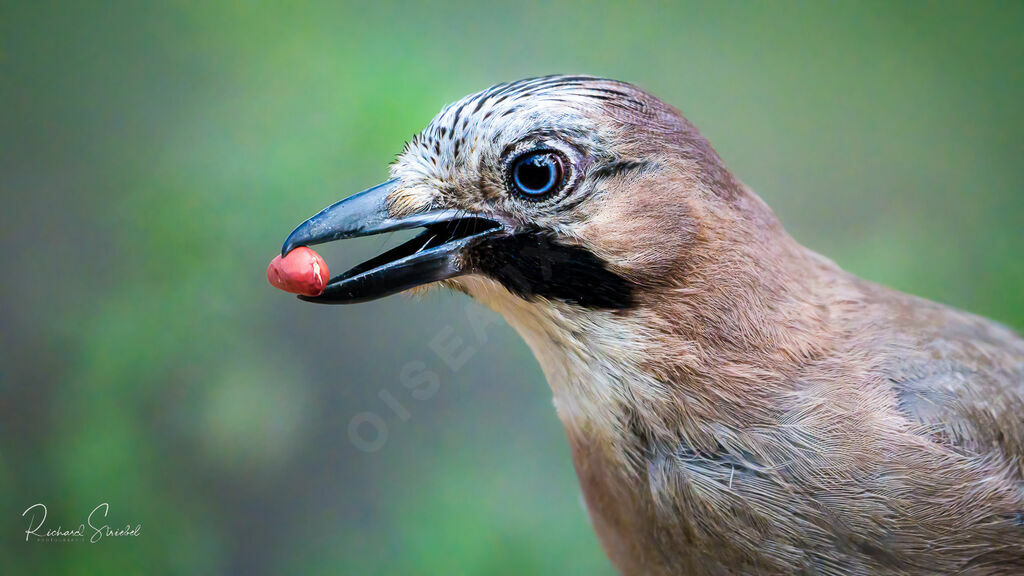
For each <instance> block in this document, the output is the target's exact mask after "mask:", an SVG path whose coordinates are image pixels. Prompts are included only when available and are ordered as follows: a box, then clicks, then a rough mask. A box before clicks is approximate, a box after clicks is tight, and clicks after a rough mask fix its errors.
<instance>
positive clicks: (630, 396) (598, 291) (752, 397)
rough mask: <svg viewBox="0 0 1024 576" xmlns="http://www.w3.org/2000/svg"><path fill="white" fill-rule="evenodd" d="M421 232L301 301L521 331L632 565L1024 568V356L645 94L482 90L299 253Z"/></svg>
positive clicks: (598, 527) (593, 82) (745, 569)
mask: <svg viewBox="0 0 1024 576" xmlns="http://www.w3.org/2000/svg"><path fill="white" fill-rule="evenodd" d="M412 228H421V229H422V230H423V231H422V233H421V234H420V235H418V236H416V237H415V238H413V239H412V240H409V241H408V242H406V243H404V244H401V245H400V246H398V247H396V248H393V249H390V250H388V251H386V252H384V253H382V254H380V255H379V256H377V257H375V258H373V259H371V260H369V261H367V262H365V263H363V264H360V265H358V266H356V267H354V268H353V269H351V270H349V271H347V272H344V273H342V274H340V275H338V276H335V277H334V278H331V279H330V282H329V284H328V285H327V286H326V289H325V290H324V292H323V293H322V294H321V295H319V296H300V298H302V299H303V300H307V301H310V302H316V303H325V304H351V303H357V302H365V301H368V300H373V299H376V298H381V297H384V296H387V295H391V294H395V293H399V292H406V291H413V292H415V291H418V290H423V289H424V287H432V286H444V287H447V288H450V289H453V290H455V291H458V292H462V293H465V294H468V295H469V296H470V297H472V298H474V299H476V300H478V301H479V302H481V303H483V304H484V305H486V306H488V307H490V308H491V309H493V310H495V311H496V312H498V313H499V314H500V315H502V316H503V317H504V319H505V320H506V321H507V322H508V324H510V325H511V326H512V327H513V328H514V329H515V330H516V331H517V332H518V333H519V335H520V336H521V337H522V339H523V340H524V341H525V342H526V344H527V345H528V346H529V348H530V349H531V351H532V353H533V355H534V356H535V357H536V359H537V361H538V363H539V365H540V367H541V369H542V371H543V373H544V375H545V377H546V379H547V381H548V383H549V385H550V388H551V392H552V396H553V404H554V408H555V412H556V414H557V416H558V418H559V420H560V421H561V423H562V425H563V427H564V430H565V433H566V435H567V437H568V442H569V446H570V449H571V455H572V460H573V464H574V467H575V470H576V473H577V477H578V480H579V483H580V487H581V491H582V493H583V497H584V501H585V504H586V508H587V511H588V516H589V518H590V522H591V524H592V526H593V529H594V531H595V532H596V534H597V537H598V540H599V541H600V543H601V545H602V547H603V549H604V551H605V553H606V554H607V556H608V558H609V559H610V561H611V563H612V564H613V565H614V566H615V567H616V568H617V569H618V571H619V572H621V573H622V574H625V575H628V576H633V575H676V574H692V575H755V574H756V575H761V574H772V575H775V574H780V575H781V574H803V575H869V574H870V575H925V574H927V575H938V574H961V575H972V576H979V575H993V576H994V575H1010V574H1024V340H1022V339H1021V338H1020V336H1018V335H1017V334H1015V333H1014V332H1013V331H1012V330H1011V329H1009V328H1007V327H1005V326H1003V325H1001V324H999V323H997V322H995V321H992V320H988V319H985V318H981V317H978V316H975V315H972V314H970V313H967V312H964V311H960V310H957V309H954V308H951V307H948V306H945V305H942V304H938V303H934V302H931V301H928V300H925V299H922V298H918V297H915V296H912V295H908V294H904V293H901V292H898V291H895V290H892V289H889V288H886V287H883V286H881V285H878V284H874V283H872V282H869V281H867V280H863V279H861V278H859V277H857V276H854V275H852V274H850V273H848V272H845V271H844V270H842V269H841V268H840V267H839V266H837V265H836V264H835V263H833V262H832V261H831V260H829V259H828V258H826V257H824V256H821V255H819V254H817V253H815V252H813V251H812V250H810V249H808V248H805V247H804V246H802V245H801V244H799V243H798V242H797V241H796V240H794V239H793V238H792V237H791V236H790V235H789V234H788V233H787V232H786V230H785V229H784V228H783V226H782V225H781V224H780V221H779V220H778V218H777V217H776V216H775V215H774V214H773V212H772V210H771V209H770V208H769V207H768V206H767V205H766V204H765V202H764V201H763V200H762V199H761V198H760V197H759V196H758V195H757V194H756V193H755V192H754V191H753V190H752V189H751V188H750V187H748V186H747V185H745V184H744V183H743V182H741V181H740V180H739V179H738V178H737V177H736V176H734V175H733V174H732V172H730V170H729V169H728V168H727V167H726V166H725V164H724V162H723V161H722V159H721V158H720V157H719V155H718V154H717V153H716V152H715V150H714V149H713V148H712V146H711V145H710V143H709V142H708V141H707V140H706V139H705V138H704V137H703V136H702V135H701V134H700V132H699V131H698V130H697V128H695V127H694V125H693V124H691V123H690V122H689V121H688V120H686V119H685V118H684V117H683V115H682V114H681V113H680V112H679V111H677V110H676V109H675V108H673V107H672V106H670V105H668V104H666V103H665V102H663V101H662V100H660V99H658V98H657V97H655V96H653V95H651V94H649V93H648V92H646V91H644V90H643V89H641V88H639V87H636V86H634V85H632V84H629V83H625V82H620V81H616V80H610V79H604V78H598V77H592V76H574V75H554V76H544V77H537V78H529V79H525V80H519V81H514V82H506V83H502V84H498V85H495V86H492V87H490V88H488V89H486V90H483V91H481V92H478V93H475V94H472V95H469V96H467V97H465V98H463V99H461V100H459V101H457V102H455V103H453V104H450V105H448V106H446V107H444V108H443V109H442V110H441V112H440V113H439V114H438V115H437V116H436V117H435V118H433V120H431V121H430V123H429V124H428V125H427V127H426V128H425V129H423V130H422V131H421V132H420V133H418V134H417V135H415V136H414V137H412V139H411V140H410V141H409V142H408V143H407V144H406V145H405V148H404V150H403V151H402V152H401V153H400V154H399V155H398V156H397V159H396V160H395V162H394V163H393V164H392V165H391V167H390V179H388V180H387V181H386V182H385V183H383V184H381V185H378V186H375V187H373V188H370V189H367V190H365V191H363V192H361V193H358V194H355V195H353V196H350V197H348V198H344V199H342V200H340V201H338V202H336V203H335V204H333V205H331V206H329V207H327V208H325V209H324V210H322V211H321V212H320V213H318V214H316V215H315V216H313V217H312V218H310V219H309V220H307V221H305V222H303V223H302V224H300V225H299V226H298V227H297V228H295V230H294V231H293V232H292V233H291V234H290V235H289V236H288V238H287V240H286V241H285V243H284V246H283V248H282V254H283V255H284V254H288V253H289V252H290V251H291V250H293V249H294V248H296V247H299V246H312V245H315V244H319V243H323V242H331V241H337V240H343V239H347V238H353V237H358V236H367V235H373V234H381V233H384V232H390V231H394V230H403V229H412Z"/></svg>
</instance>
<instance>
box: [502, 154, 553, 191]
mask: <svg viewBox="0 0 1024 576" xmlns="http://www.w3.org/2000/svg"><path fill="white" fill-rule="evenodd" d="M564 175H565V170H564V169H563V167H562V157H561V156H560V155H559V154H558V153H556V152H552V151H550V150H545V151H540V152H527V153H526V154H523V155H522V156H519V157H518V158H516V159H515V160H513V161H512V171H511V178H510V180H511V182H510V184H511V185H512V188H513V189H514V190H515V192H517V193H518V194H519V195H520V196H522V197H523V198H526V199H527V200H542V199H544V198H547V197H549V196H551V195H552V194H554V193H555V192H558V191H559V190H561V189H562V185H563V184H564V182H563V177H564Z"/></svg>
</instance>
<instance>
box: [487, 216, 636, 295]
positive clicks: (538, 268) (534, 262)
mask: <svg viewBox="0 0 1024 576" xmlns="http://www.w3.org/2000/svg"><path fill="white" fill-rule="evenodd" d="M470 259H471V260H472V264H473V266H474V268H476V270H478V271H479V272H481V273H483V274H485V275H487V276H489V277H491V278H493V279H495V280H497V281H498V282H500V283H501V284H502V285H503V286H505V288H507V289H508V290H509V292H512V293H513V294H515V295H517V296H519V297H520V298H523V299H524V300H534V299H536V298H537V297H544V298H548V299H550V300H557V301H560V302H566V303H569V304H575V305H578V306H583V307H586V308H592V309H606V310H626V309H629V308H632V307H634V306H635V304H636V302H635V293H636V290H637V286H636V285H635V284H634V283H633V282H631V281H629V280H628V279H626V278H624V277H623V276H621V275H620V274H617V273H615V272H613V271H611V270H610V269H609V267H608V265H607V263H606V262H605V261H604V260H602V259H601V258H599V257H597V256H595V255H594V253H592V252H590V251H589V250H587V249H585V248H580V247H578V246H570V245H567V244H562V243H561V242H559V241H558V240H557V239H555V238H553V237H552V236H551V235H550V234H546V233H544V232H541V231H539V230H531V231H526V232H521V233H518V234H514V235H512V236H503V237H495V238H493V239H490V240H488V241H486V242H483V243H481V244H480V245H479V246H477V247H476V248H475V249H473V250H472V251H471V252H470Z"/></svg>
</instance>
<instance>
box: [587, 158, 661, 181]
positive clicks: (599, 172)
mask: <svg viewBox="0 0 1024 576" xmlns="http://www.w3.org/2000/svg"><path fill="white" fill-rule="evenodd" d="M657 167H658V165H657V164H655V163H653V162H647V161H636V160H614V161H612V162H609V163H607V164H603V165H601V166H598V167H597V168H594V171H593V172H592V173H591V174H592V175H593V177H594V178H597V179H601V180H604V179H607V178H614V177H616V176H621V175H623V174H626V173H629V172H641V173H642V172H647V171H648V170H654V169H656V168H657Z"/></svg>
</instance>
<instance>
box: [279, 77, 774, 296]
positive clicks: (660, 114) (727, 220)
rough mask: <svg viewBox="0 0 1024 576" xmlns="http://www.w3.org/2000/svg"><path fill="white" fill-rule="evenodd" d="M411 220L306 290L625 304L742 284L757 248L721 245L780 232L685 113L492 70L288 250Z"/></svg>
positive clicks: (612, 86)
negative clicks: (485, 81) (402, 236)
mask: <svg viewBox="0 0 1024 576" xmlns="http://www.w3.org/2000/svg"><path fill="white" fill-rule="evenodd" d="M408 228H423V233H422V234H420V235H419V236H417V237H415V238H413V239H412V240H410V241H408V242H406V243H405V244H402V245H400V246H398V247H396V248H394V249H392V250H389V251H387V252H385V253H383V254H381V255H379V256H377V257H375V258H373V259H371V260H369V261H367V262H365V263H363V264H360V265H358V266H356V267H355V268H352V269H351V270H349V271H347V272H345V273H343V274H341V275H339V276H336V277H334V278H332V279H331V280H330V282H329V283H328V285H327V286H326V289H325V291H324V292H323V294H321V295H320V296H315V297H302V298H303V299H305V300H308V301H310V302H318V303H327V304H345V303H353V302H362V301H367V300H372V299H375V298H379V297H382V296H387V295H389V294H393V293H396V292H401V291H405V290H409V289H412V288H416V287H418V286H423V285H428V284H434V283H442V284H445V285H448V286H449V287H452V288H455V289H457V290H460V291H463V292H467V293H469V294H470V295H472V296H474V297H477V298H479V299H481V300H484V301H485V302H487V303H488V304H490V305H491V306H492V307H495V308H499V309H500V308H502V307H503V306H507V305H515V306H520V307H521V306H527V307H529V306H539V307H542V308H543V307H547V308H551V307H558V308H560V309H564V310H570V311H601V312H602V313H608V312H610V313H622V312H623V311H627V310H631V309H636V308H644V307H647V308H650V307H651V306H656V304H657V302H658V301H659V300H661V301H664V300H665V296H666V295H669V294H678V291H679V290H686V289H692V288H693V287H694V286H698V285H703V286H707V285H709V284H714V283H716V282H721V284H719V285H718V286H717V287H716V290H719V291H720V290H722V289H723V287H724V286H728V285H729V284H730V283H732V284H736V283H740V284H741V283H742V281H743V280H742V279H741V278H740V277H739V276H738V272H739V271H741V270H740V269H742V268H744V267H745V266H746V267H749V266H753V265H755V263H756V261H757V260H758V257H757V256H750V257H747V256H744V252H743V251H744V250H746V248H738V249H736V250H733V249H731V248H730V247H749V246H750V245H758V244H764V242H763V240H764V234H765V232H766V231H769V233H770V232H771V231H777V230H780V229H779V227H778V224H777V222H776V221H775V219H774V217H773V216H772V215H771V212H770V211H769V210H768V209H767V207H765V206H764V204H763V203H762V202H761V201H760V199H759V198H757V196H756V195H754V194H753V193H752V192H750V191H749V190H748V189H747V188H746V187H745V186H743V184H741V183H740V182H739V181H738V180H736V179H735V178H733V176H732V175H731V174H730V173H729V171H728V170H727V169H726V168H725V167H724V166H723V164H722V162H721V160H720V159H719V158H718V156H717V154H716V153H715V152H714V150H713V149H712V148H711V146H710V145H709V144H708V143H707V141H706V140H705V139H704V138H703V137H702V136H701V135H700V134H699V133H698V131H697V130H696V129H695V128H694V127H693V126H692V125H691V124H690V123H689V122H688V121H687V120H685V119H684V118H683V117H682V115H681V114H679V112H677V111H676V110H675V109H673V108H672V107H671V106H669V105H667V104H665V103H663V102H662V101H660V100H659V99H657V98H655V97H654V96H651V95H650V94H648V93H646V92H644V91H642V90H640V89H639V88H637V87H635V86H632V85H630V84H626V83H623V82H617V81H612V80H606V79H600V78H594V77H586V76H548V77H543V78H533V79H527V80H522V81H518V82H513V83H506V84H499V85H497V86H493V87H491V88H489V89H487V90H484V91H482V92H479V93H476V94H472V95H470V96H467V97H465V98H463V99H462V100H459V101H458V102H455V103H454V104H451V105H449V106H447V107H445V108H444V109H443V110H442V111H441V112H440V113H439V114H438V115H437V116H436V117H435V118H434V119H433V120H432V121H431V122H430V124H429V125H428V126H427V127H426V128H425V129H424V130H423V131H422V132H420V133H419V134H417V135H416V136H414V137H413V138H412V140H411V141H410V142H408V143H407V145H406V147H405V149H404V151H403V152H402V153H401V154H400V155H399V157H398V159H397V161H396V162H395V163H394V165H393V166H392V167H391V179H389V180H388V181H386V182H385V183H383V184H381V185H379V186H376V187H373V188H370V189H368V190H365V191H363V192H360V193H358V194H356V195H353V196H351V197H348V198H346V199H344V200H341V201H340V202H338V203H336V204H334V205H332V206H329V207H328V208H326V209H324V210H323V211H321V212H320V213H319V214H317V215H315V216H313V217H312V218H310V219H309V220H307V221H306V222H304V223H303V224H301V225H300V226H299V227H298V228H296V229H295V231H294V232H292V234H291V235H290V236H289V237H288V239H287V240H286V242H285V244H284V247H283V250H282V253H284V254H287V252H289V251H290V250H292V249H294V248H296V247H298V246H304V245H313V244H318V243H322V242H329V241H335V240H340V239H345V238H352V237H357V236H366V235H372V234H379V233H382V232H388V231H393V230H400V229H408ZM767 260H769V261H770V260H771V258H768V259H767ZM747 275H749V274H747ZM500 311H501V310H500Z"/></svg>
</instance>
